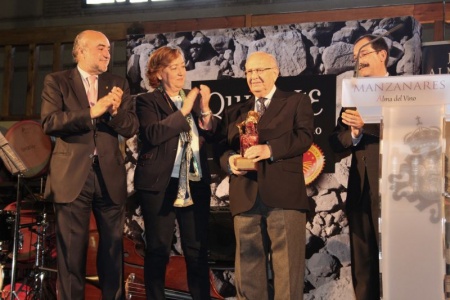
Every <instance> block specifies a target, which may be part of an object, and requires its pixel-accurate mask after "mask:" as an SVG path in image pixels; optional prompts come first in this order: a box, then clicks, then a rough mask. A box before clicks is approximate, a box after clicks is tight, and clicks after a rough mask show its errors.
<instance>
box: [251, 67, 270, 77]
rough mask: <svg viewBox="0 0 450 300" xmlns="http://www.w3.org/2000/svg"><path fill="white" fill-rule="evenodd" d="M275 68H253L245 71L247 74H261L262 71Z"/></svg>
mask: <svg viewBox="0 0 450 300" xmlns="http://www.w3.org/2000/svg"><path fill="white" fill-rule="evenodd" d="M270 69H273V68H265V69H253V70H247V71H245V76H247V77H248V76H252V74H253V73H255V74H256V75H257V76H259V75H261V73H262V72H264V71H267V70H270Z"/></svg>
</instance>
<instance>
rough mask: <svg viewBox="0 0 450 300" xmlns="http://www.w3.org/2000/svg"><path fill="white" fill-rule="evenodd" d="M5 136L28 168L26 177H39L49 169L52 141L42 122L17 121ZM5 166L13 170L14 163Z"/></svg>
mask: <svg viewBox="0 0 450 300" xmlns="http://www.w3.org/2000/svg"><path fill="white" fill-rule="evenodd" d="M5 138H6V140H7V141H8V142H9V145H10V146H11V148H12V150H14V151H15V152H16V154H17V155H18V156H19V158H20V159H21V160H22V161H23V163H24V165H25V166H26V167H27V169H28V170H27V171H26V172H25V173H24V177H27V178H32V177H38V176H41V175H43V174H44V173H45V172H46V171H47V167H48V163H49V161H50V156H51V153H52V142H51V139H50V137H49V136H48V135H46V134H45V133H44V131H43V130H42V127H41V124H40V123H38V122H36V121H31V120H26V121H20V122H17V123H15V124H14V125H13V126H11V127H10V128H9V129H8V131H7V132H6V134H5ZM5 166H6V168H7V169H8V171H10V172H13V170H14V167H13V165H11V164H5Z"/></svg>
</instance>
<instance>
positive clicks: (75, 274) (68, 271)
mask: <svg viewBox="0 0 450 300" xmlns="http://www.w3.org/2000/svg"><path fill="white" fill-rule="evenodd" d="M54 206H55V213H56V245H57V253H58V255H57V265H58V279H57V289H58V299H59V300H83V299H84V286H85V277H86V254H87V248H88V242H89V223H90V216H91V211H93V213H94V217H95V220H96V223H97V229H98V234H99V245H98V253H97V273H98V276H99V280H100V287H101V290H102V299H103V300H107V299H109V300H119V299H124V295H123V294H124V288H123V285H124V283H123V282H124V281H123V226H124V221H125V201H124V204H115V203H114V202H112V201H111V198H110V197H109V195H108V192H107V191H106V187H105V183H104V181H103V178H102V175H101V171H100V169H99V166H98V165H97V166H93V167H92V169H91V171H90V172H89V175H88V178H87V180H86V183H85V185H84V187H83V189H82V191H81V193H80V195H79V196H78V198H77V199H75V200H74V201H73V202H70V203H55V204H54Z"/></svg>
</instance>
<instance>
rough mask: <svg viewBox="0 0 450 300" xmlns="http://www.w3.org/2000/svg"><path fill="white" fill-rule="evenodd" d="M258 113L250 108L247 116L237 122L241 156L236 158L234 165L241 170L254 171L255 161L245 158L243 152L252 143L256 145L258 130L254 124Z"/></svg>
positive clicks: (256, 122)
mask: <svg viewBox="0 0 450 300" xmlns="http://www.w3.org/2000/svg"><path fill="white" fill-rule="evenodd" d="M259 118H260V115H259V113H258V112H256V111H254V110H250V111H249V112H248V114H247V118H246V119H245V120H244V121H243V122H241V123H239V124H237V127H238V128H239V141H240V147H241V150H240V151H241V157H238V158H236V160H235V162H234V163H235V165H236V168H238V169H239V170H241V171H255V170H256V167H257V163H255V162H253V161H252V160H251V159H249V158H245V157H244V154H245V151H247V149H248V148H250V147H251V146H254V145H258V143H259V138H258V131H257V129H256V125H258V121H259Z"/></svg>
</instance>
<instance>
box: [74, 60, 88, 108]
mask: <svg viewBox="0 0 450 300" xmlns="http://www.w3.org/2000/svg"><path fill="white" fill-rule="evenodd" d="M70 84H71V86H72V89H73V91H74V93H75V95H76V96H77V99H76V101H78V102H79V103H80V106H81V107H84V108H86V107H89V100H88V97H87V94H86V89H85V88H84V85H83V80H82V78H81V74H80V72H78V69H77V68H74V69H72V73H71V74H70Z"/></svg>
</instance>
